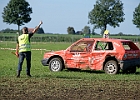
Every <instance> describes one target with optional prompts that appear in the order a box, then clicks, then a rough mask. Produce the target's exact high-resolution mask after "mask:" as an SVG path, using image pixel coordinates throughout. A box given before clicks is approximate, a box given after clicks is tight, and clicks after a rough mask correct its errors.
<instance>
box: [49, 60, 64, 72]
mask: <svg viewBox="0 0 140 100" xmlns="http://www.w3.org/2000/svg"><path fill="white" fill-rule="evenodd" d="M49 69H50V70H51V71H53V72H58V71H62V70H63V64H62V60H61V59H60V58H52V59H51V60H50V62H49Z"/></svg>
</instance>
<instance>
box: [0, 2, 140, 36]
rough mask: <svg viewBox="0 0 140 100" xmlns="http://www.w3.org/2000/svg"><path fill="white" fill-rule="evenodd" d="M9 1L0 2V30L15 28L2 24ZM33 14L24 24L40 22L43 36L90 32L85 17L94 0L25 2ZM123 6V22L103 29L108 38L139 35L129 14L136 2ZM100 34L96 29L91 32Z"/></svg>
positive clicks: (28, 25) (32, 25)
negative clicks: (41, 22)
mask: <svg viewBox="0 0 140 100" xmlns="http://www.w3.org/2000/svg"><path fill="white" fill-rule="evenodd" d="M9 1H10V0H0V30H2V29H6V28H10V29H17V28H18V26H17V25H15V24H10V25H9V24H7V23H4V22H3V18H2V12H3V9H4V7H5V6H7V3H9ZM26 1H27V2H28V3H29V4H30V7H31V8H32V10H33V13H32V14H31V18H32V20H31V21H30V22H29V23H25V25H23V26H21V28H22V27H24V26H27V27H28V28H34V27H36V26H37V25H38V24H39V22H40V20H42V21H43V24H42V26H41V27H42V28H43V30H44V31H45V33H58V34H67V28H68V27H69V26H70V27H74V29H75V31H81V30H82V29H83V28H84V27H85V26H89V27H90V29H91V30H92V28H93V25H91V24H88V20H89V19H88V13H89V12H90V11H91V10H92V9H93V8H94V6H93V5H95V4H96V0H26ZM121 1H122V3H123V4H124V5H123V7H124V14H125V16H124V18H125V20H124V22H122V23H120V27H116V28H113V27H110V26H107V29H108V30H109V32H110V33H111V34H118V33H120V32H122V33H124V34H136V35H139V34H140V30H139V29H138V28H136V25H134V24H133V22H132V19H133V12H134V10H135V8H136V7H138V4H139V3H140V0H121ZM95 32H96V33H100V32H101V30H100V29H96V30H95Z"/></svg>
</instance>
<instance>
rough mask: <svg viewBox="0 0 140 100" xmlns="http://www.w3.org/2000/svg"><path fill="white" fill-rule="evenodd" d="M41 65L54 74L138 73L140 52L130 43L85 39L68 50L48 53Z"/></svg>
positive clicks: (121, 40) (118, 40)
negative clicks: (68, 71) (81, 71)
mask: <svg viewBox="0 0 140 100" xmlns="http://www.w3.org/2000/svg"><path fill="white" fill-rule="evenodd" d="M41 62H42V65H44V66H49V69H50V70H51V71H54V72H57V71H62V70H63V69H64V68H69V69H70V68H76V69H84V70H86V69H91V70H104V71H105V72H106V73H107V74H117V73H118V72H119V71H120V70H122V71H123V72H129V73H135V72H136V67H140V50H139V48H138V47H137V46H136V45H135V44H134V43H133V42H132V41H130V40H123V39H106V38H82V39H80V40H78V41H77V42H75V43H73V44H72V45H71V46H69V47H68V48H67V49H66V50H60V51H53V52H47V53H45V54H44V58H43V59H42V60H41Z"/></svg>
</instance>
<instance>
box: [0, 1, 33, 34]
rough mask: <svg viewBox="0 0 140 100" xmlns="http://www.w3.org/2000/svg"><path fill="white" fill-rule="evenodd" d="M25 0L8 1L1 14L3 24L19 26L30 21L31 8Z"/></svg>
mask: <svg viewBox="0 0 140 100" xmlns="http://www.w3.org/2000/svg"><path fill="white" fill-rule="evenodd" d="M29 6H30V5H29V3H28V2H26V0H10V1H9V3H8V4H7V6H5V7H4V10H3V12H2V17H3V22H6V23H8V24H16V25H18V31H19V33H20V26H21V25H24V23H28V22H30V21H31V17H30V14H31V13H32V8H31V7H29Z"/></svg>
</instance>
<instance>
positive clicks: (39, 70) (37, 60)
mask: <svg viewBox="0 0 140 100" xmlns="http://www.w3.org/2000/svg"><path fill="white" fill-rule="evenodd" d="M70 45H71V44H70V43H41V42H36V43H35V42H34V43H32V48H33V49H47V50H54V51H55V50H61V49H66V48H67V47H68V46H70ZM15 46H16V42H0V47H2V48H15ZM13 51H14V50H13ZM13 51H11V50H0V56H1V57H0V71H1V73H0V77H13V76H15V75H16V69H17V63H18V58H16V57H15V55H13V54H11V52H13ZM45 52H46V51H44V50H41V51H35V50H32V69H31V72H32V74H33V76H34V77H37V78H42V77H50V78H65V79H88V80H140V75H139V74H140V69H137V73H136V74H118V75H107V74H105V73H104V72H102V71H85V70H82V71H68V70H64V71H62V72H57V73H55V72H50V71H49V68H48V66H42V64H41V60H42V59H43V55H44V53H45ZM25 65H26V61H24V64H23V71H22V73H21V76H23V77H26V75H25V70H26V66H25Z"/></svg>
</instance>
